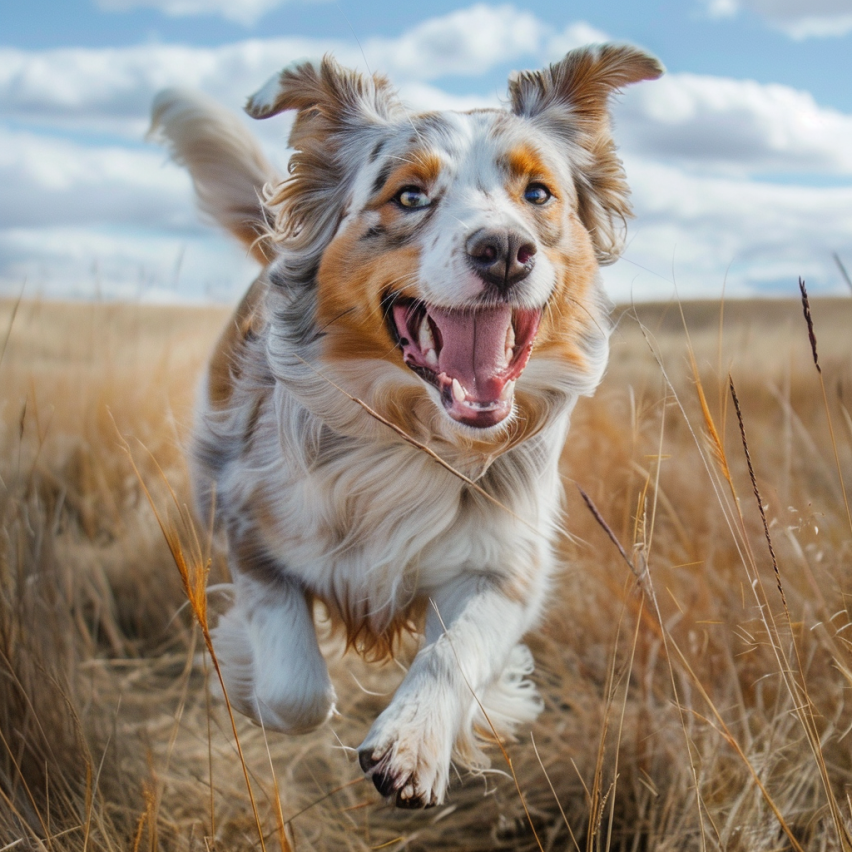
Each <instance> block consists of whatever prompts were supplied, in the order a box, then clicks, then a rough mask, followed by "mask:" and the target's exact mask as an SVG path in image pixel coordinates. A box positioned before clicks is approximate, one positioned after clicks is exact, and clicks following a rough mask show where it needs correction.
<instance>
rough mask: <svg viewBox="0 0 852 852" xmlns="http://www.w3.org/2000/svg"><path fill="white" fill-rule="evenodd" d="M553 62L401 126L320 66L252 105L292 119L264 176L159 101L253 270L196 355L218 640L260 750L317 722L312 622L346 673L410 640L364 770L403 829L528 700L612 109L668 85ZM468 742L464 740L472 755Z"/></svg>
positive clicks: (631, 63)
mask: <svg viewBox="0 0 852 852" xmlns="http://www.w3.org/2000/svg"><path fill="white" fill-rule="evenodd" d="M662 72H663V69H662V66H661V65H660V63H659V62H658V61H657V60H656V59H655V58H654V57H652V56H650V55H648V54H646V53H644V52H643V51H641V50H639V49H637V48H634V47H630V46H623V45H614V44H604V45H597V46H590V47H585V48H581V49H578V50H574V51H572V52H570V53H568V54H567V55H566V56H565V58H564V59H563V60H562V61H560V62H558V63H556V64H553V65H551V66H549V67H547V68H545V69H543V70H541V71H524V72H520V73H516V74H514V75H512V77H511V78H510V81H509V101H508V104H507V107H506V108H503V109H475V110H471V111H469V112H449V111H448V112H426V113H410V112H409V111H407V110H406V109H405V108H404V107H403V105H402V104H401V103H400V101H399V100H398V98H397V96H396V95H395V93H394V91H393V90H392V88H391V86H390V85H389V83H388V81H387V80H386V79H385V78H384V77H382V76H379V75H373V76H365V75H362V74H360V73H358V72H355V71H351V70H346V69H344V68H342V67H341V66H340V65H338V64H337V62H336V61H335V60H334V59H333V58H331V57H328V56H326V57H325V58H324V59H323V60H322V61H321V62H318V63H314V62H303V63H300V64H295V65H292V66H289V67H287V68H285V69H284V70H283V71H282V72H281V73H280V74H276V75H275V76H274V77H273V78H272V79H271V80H270V81H269V82H268V83H267V84H266V85H265V86H263V88H262V89H260V91H259V92H257V94H255V95H254V96H252V97H251V98H250V99H249V101H248V104H247V107H246V111H247V112H248V114H249V115H250V116H252V117H254V118H257V119H266V118H270V117H272V116H275V115H278V114H279V113H282V112H284V111H286V110H292V111H294V112H295V117H294V123H293V126H292V130H291V132H290V137H289V144H290V147H291V148H292V149H293V151H294V153H293V154H292V156H291V158H290V161H289V175H288V176H287V177H286V178H283V179H282V177H280V176H279V175H278V174H277V173H276V172H275V170H274V169H273V168H272V167H271V166H270V165H269V164H268V162H267V160H266V159H265V157H264V155H263V154H262V153H261V151H260V149H259V147H258V146H257V144H256V143H255V142H254V141H253V140H252V138H251V136H250V134H249V133H248V132H247V131H246V130H245V129H244V128H243V126H242V124H240V123H239V122H238V121H237V119H236V117H234V116H232V115H230V114H229V113H227V112H225V111H224V110H223V109H221V108H219V107H218V106H216V105H215V104H213V103H212V102H210V101H208V100H207V99H206V97H203V96H201V95H197V94H192V93H188V92H184V91H179V90H169V91H166V92H162V93H161V94H160V95H159V96H158V97H157V99H156V100H155V103H154V107H153V127H154V128H155V129H156V131H157V132H158V133H159V134H160V135H161V138H162V139H163V140H164V141H165V143H166V144H167V146H168V147H169V149H170V152H171V155H172V157H173V158H174V160H176V161H177V162H178V163H181V164H183V165H185V166H186V167H187V168H188V169H189V172H190V174H191V177H192V179H193V182H194V185H195V189H196V191H197V196H198V200H199V203H200V207H201V209H202V211H203V212H205V213H206V214H208V216H210V217H212V218H213V219H215V220H216V221H217V222H218V223H219V224H221V225H222V226H224V227H225V228H227V229H229V230H230V231H231V232H232V233H233V234H235V235H236V236H237V237H238V238H239V239H241V240H242V241H243V242H244V243H245V244H246V245H247V246H248V249H249V250H250V252H251V253H252V255H253V256H254V257H255V258H256V259H257V260H258V261H259V262H260V263H261V264H263V266H264V270H263V272H262V273H261V274H260V276H259V277H258V278H257V280H256V281H255V282H254V284H252V286H251V288H250V289H249V291H248V293H247V294H246V296H245V297H244V299H243V301H242V303H241V304H240V306H239V308H238V309H237V311H236V314H235V316H234V318H233V320H232V321H231V322H230V323H229V324H228V326H227V328H226V330H225V332H224V333H223V335H222V337H221V339H220V340H219V343H218V345H217V346H216V348H215V351H214V353H213V355H212V358H211V361H210V365H209V370H208V372H207V376H206V380H205V384H204V388H203V392H202V399H201V402H200V407H199V409H198V412H197V418H196V423H195V430H194V440H193V447H192V453H191V472H192V478H193V482H194V489H195V493H196V497H197V503H198V511H199V515H200V517H202V518H207V517H215V523H216V525H217V527H218V528H220V529H223V530H224V531H225V533H226V536H227V541H228V552H229V563H230V566H231V569H232V573H233V583H234V592H235V596H234V602H233V605H232V607H231V609H230V610H228V611H227V612H226V613H225V614H224V615H223V616H222V618H221V619H220V621H219V623H218V626H217V627H216V628H215V630H214V637H213V638H214V646H215V649H216V652H217V655H218V658H219V661H220V665H221V668H222V673H223V678H224V682H225V686H226V689H227V693H228V696H229V698H230V701H231V703H232V705H233V706H234V707H236V708H237V709H238V710H239V711H241V712H242V713H244V714H245V715H247V716H249V717H250V718H251V719H253V720H255V721H256V722H257V723H259V724H262V725H263V726H264V727H265V728H266V729H274V730H277V731H283V732H285V733H288V734H299V733H302V732H306V731H310V730H312V729H313V728H315V727H317V726H318V725H320V724H322V723H323V722H325V721H326V720H327V719H328V718H329V716H330V715H331V714H332V713H333V711H334V705H335V692H334V688H333V686H332V684H331V681H330V679H329V675H328V671H327V668H326V663H325V660H324V658H323V656H322V654H321V652H320V648H319V645H318V641H317V636H316V632H315V626H314V605H315V602H316V601H319V602H321V603H322V604H323V605H324V606H325V608H326V610H327V611H328V613H329V616H330V619H331V621H332V622H333V623H334V624H336V625H340V626H341V628H342V629H343V630H345V631H346V637H347V641H348V643H349V645H350V646H353V647H354V648H356V649H357V650H358V651H360V652H361V653H362V654H365V655H367V656H370V657H375V658H380V657H383V656H387V655H390V654H393V653H394V651H395V649H396V648H397V645H398V640H399V639H400V637H401V636H402V635H403V634H405V633H412V632H413V633H415V634H417V635H422V639H421V645H420V649H419V651H418V653H417V654H416V656H415V657H414V659H413V661H412V662H411V665H410V667H409V669H408V672H407V674H406V676H405V679H404V680H403V682H402V684H401V685H400V687H399V688H398V690H397V691H396V693H395V695H394V697H393V699H392V700H391V702H390V704H389V706H388V707H387V709H385V710H384V711H383V712H382V713H381V715H379V717H378V718H377V719H376V720H375V723H374V724H373V725H372V727H371V728H370V731H369V732H368V733H367V736H366V738H365V739H364V741H363V743H362V744H361V745H360V747H359V749H358V752H359V758H360V763H361V766H362V768H363V770H364V771H365V773H366V774H367V775H368V776H369V777H371V778H372V780H373V782H374V784H375V786H376V788H377V790H378V791H379V793H380V794H381V795H382V796H384V797H385V798H386V799H388V800H391V801H393V802H394V803H395V804H396V805H398V806H400V807H428V806H432V805H436V804H438V803H441V802H442V801H443V800H444V798H445V794H446V790H447V785H448V779H449V769H450V764H451V760H452V759H454V758H455V759H456V760H459V761H461V762H462V763H464V764H466V765H469V766H482V765H484V764H485V763H486V762H487V758H486V757H485V755H484V754H483V752H482V749H481V742H482V735H483V734H484V735H485V738H487V737H488V736H489V735H490V736H491V738H492V739H493V737H494V736H497V737H499V738H504V737H509V736H511V735H512V733H513V731H514V730H515V728H516V727H517V726H518V725H522V724H526V723H529V722H531V721H532V720H533V719H535V717H536V716H537V714H538V713H539V711H540V709H541V700H540V698H539V697H538V694H537V692H536V690H535V687H534V685H533V684H532V682H531V681H530V679H529V675H530V674H531V672H532V670H533V663H532V658H531V654H530V652H529V650H528V649H527V648H526V646H524V645H523V644H521V640H522V638H523V636H524V634H525V633H527V631H529V630H530V629H531V628H532V627H534V626H535V624H536V622H537V621H538V620H539V617H540V614H541V612H542V609H543V604H544V602H545V599H546V597H547V595H548V591H549V588H550V585H551V578H552V576H553V573H554V564H555V557H554V552H553V543H554V539H555V537H556V535H557V532H558V526H559V521H560V500H561V484H560V474H559V468H558V462H559V456H560V452H561V449H562V447H563V444H564V443H565V439H566V433H567V429H568V423H569V417H570V414H571V411H572V408H573V407H574V404H575V403H576V401H577V399H578V398H579V397H581V396H583V395H590V394H592V393H593V391H594V390H595V388H596V386H597V385H598V383H599V381H600V380H601V377H602V375H603V372H604V368H605V365H606V361H607V355H608V337H609V330H610V325H609V320H608V313H609V303H608V301H607V298H606V296H605V295H604V292H603V290H602V286H601V280H600V274H599V266H600V265H601V264H606V263H611V262H612V261H614V260H615V259H616V258H617V257H618V255H619V253H620V251H621V249H622V246H623V231H624V228H623V226H624V223H625V220H626V218H627V217H628V216H629V215H630V204H629V197H628V196H629V190H628V186H627V183H626V179H625V175H624V172H623V168H622V165H621V162H620V160H619V159H618V157H617V155H616V148H615V144H614V142H613V139H612V136H611V132H610V120H609V99H610V95H611V94H612V93H614V92H616V91H617V90H619V89H621V88H622V87H624V86H626V85H628V84H631V83H634V82H638V81H641V80H652V79H655V78H657V77H659V76H660V74H662ZM477 732H478V733H477Z"/></svg>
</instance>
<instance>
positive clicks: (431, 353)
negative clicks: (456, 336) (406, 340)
mask: <svg viewBox="0 0 852 852" xmlns="http://www.w3.org/2000/svg"><path fill="white" fill-rule="evenodd" d="M423 358H424V359H425V361H426V363H427V364H428V365H429V366H430V367H436V368H437V366H438V356H437V355H436V354H435V350H434V349H426V350H424V352H423Z"/></svg>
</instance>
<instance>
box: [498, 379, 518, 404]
mask: <svg viewBox="0 0 852 852" xmlns="http://www.w3.org/2000/svg"><path fill="white" fill-rule="evenodd" d="M514 393H515V380H514V379H512V380H511V381H510V382H506V384H505V385H503V390H502V392H501V393H500V399H501V400H503V401H506V400H510V399H511V398H512V395H513V394H514Z"/></svg>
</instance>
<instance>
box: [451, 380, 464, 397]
mask: <svg viewBox="0 0 852 852" xmlns="http://www.w3.org/2000/svg"><path fill="white" fill-rule="evenodd" d="M465 396H466V394H465V392H464V388H463V387H462V386H461V382H460V381H459V380H458V379H453V398H454V399H455V401H456V402H464V399H465Z"/></svg>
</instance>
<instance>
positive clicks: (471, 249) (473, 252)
mask: <svg viewBox="0 0 852 852" xmlns="http://www.w3.org/2000/svg"><path fill="white" fill-rule="evenodd" d="M466 249H467V256H468V260H469V261H470V265H471V266H472V267H473V270H474V272H476V274H477V275H478V276H479V277H480V278H481V279H482V280H483V281H485V282H487V283H488V284H492V285H493V286H494V287H496V288H497V289H498V290H499V291H500V292H501V293H504V294H505V293H507V292H508V291H509V290H510V289H511V288H512V287H514V286H515V285H516V284H517V283H518V282H519V281H523V280H524V278H526V277H527V275H529V274H530V272H532V268H533V266H535V253H536V245H535V241H534V240H533V239H532V237H530V236H529V235H528V234H524V233H523V232H520V231H511V230H508V229H493V230H492V229H489V228H482V229H480V230H479V231H477V232H476V233H475V234H472V235H471V236H470V237H469V239H468V241H467V246H466Z"/></svg>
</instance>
